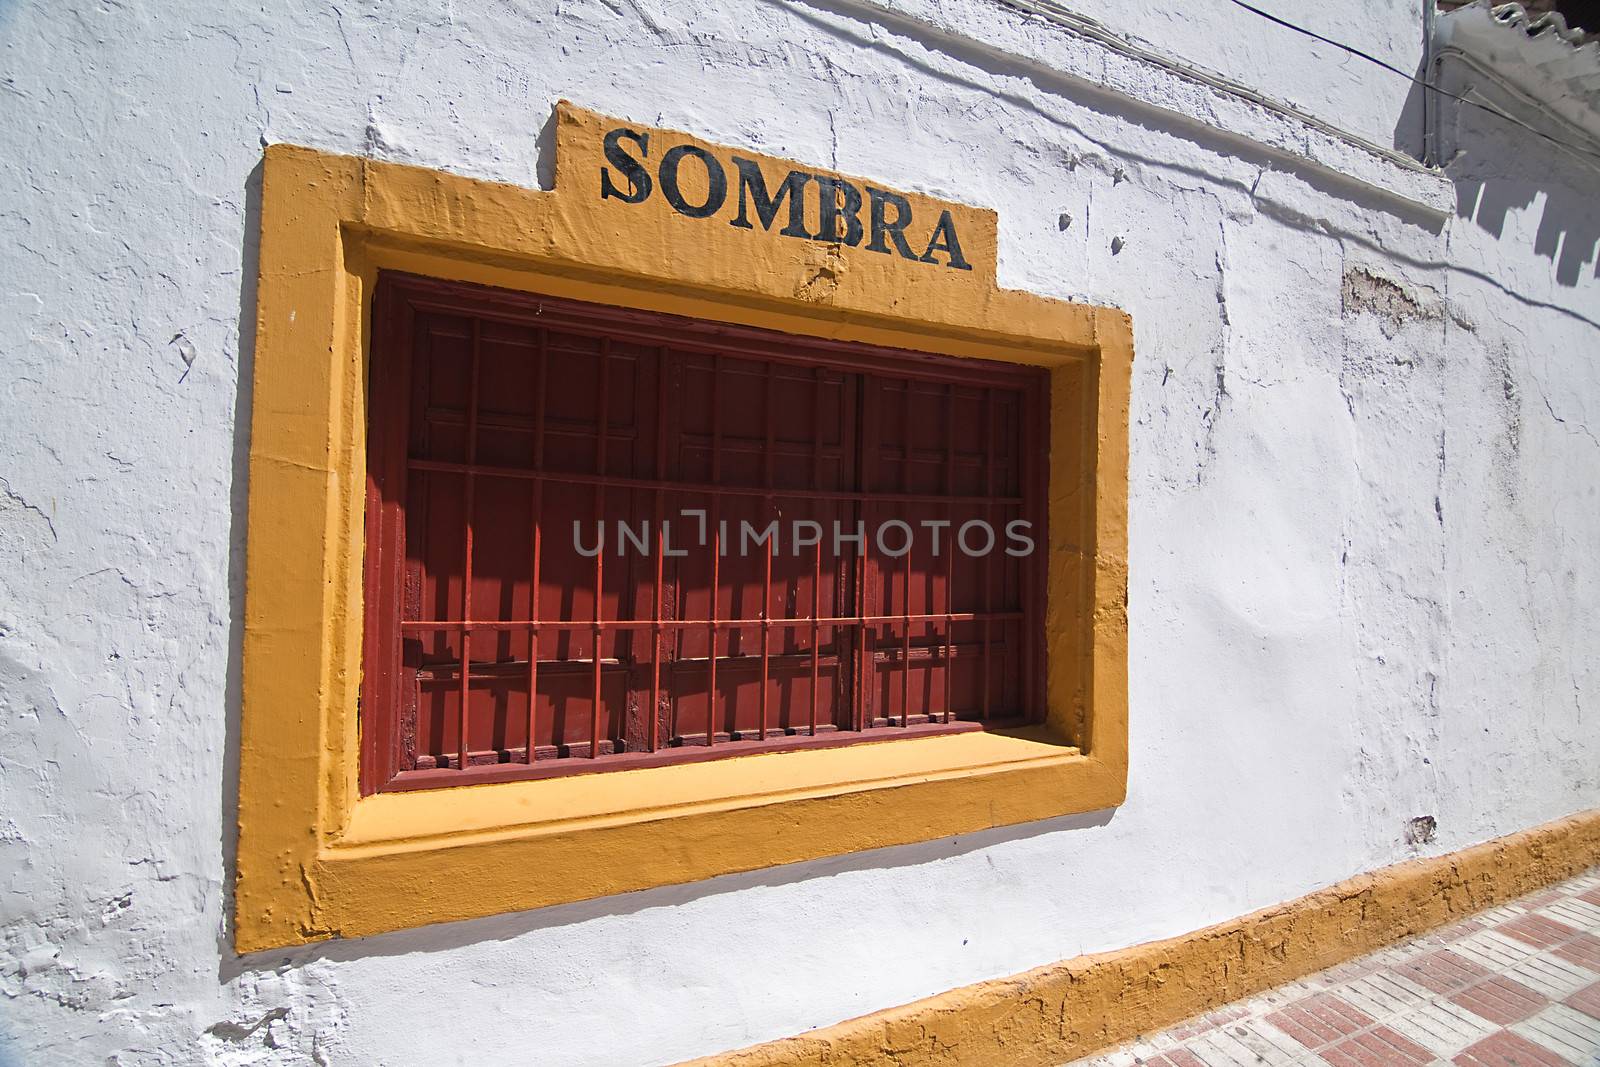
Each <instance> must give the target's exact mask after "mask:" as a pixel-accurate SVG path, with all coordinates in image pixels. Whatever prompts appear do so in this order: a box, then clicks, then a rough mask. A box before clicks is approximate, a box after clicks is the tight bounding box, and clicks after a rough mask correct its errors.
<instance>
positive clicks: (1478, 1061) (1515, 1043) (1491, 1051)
mask: <svg viewBox="0 0 1600 1067" xmlns="http://www.w3.org/2000/svg"><path fill="white" fill-rule="evenodd" d="M1452 1062H1454V1063H1456V1064H1458V1065H1459V1067H1568V1065H1567V1061H1566V1060H1564V1059H1562V1058H1561V1057H1560V1056H1557V1055H1556V1054H1555V1053H1554V1052H1551V1051H1550V1050H1549V1049H1547V1048H1543V1047H1541V1046H1539V1045H1535V1044H1534V1043H1533V1042H1532V1041H1529V1040H1528V1039H1527V1038H1523V1037H1518V1036H1517V1035H1516V1034H1513V1033H1512V1032H1511V1031H1509V1030H1501V1031H1500V1032H1499V1033H1497V1034H1491V1035H1489V1036H1488V1037H1486V1038H1484V1039H1483V1040H1482V1041H1479V1042H1478V1043H1477V1044H1476V1045H1473V1046H1472V1047H1471V1048H1469V1049H1467V1050H1466V1051H1464V1052H1463V1053H1461V1055H1459V1056H1457V1057H1456V1058H1455V1060H1454V1061H1452Z"/></svg>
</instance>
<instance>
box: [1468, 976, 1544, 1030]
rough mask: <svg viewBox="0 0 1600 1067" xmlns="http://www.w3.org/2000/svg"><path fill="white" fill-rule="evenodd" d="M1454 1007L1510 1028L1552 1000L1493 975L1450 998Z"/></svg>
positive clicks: (1518, 983)
mask: <svg viewBox="0 0 1600 1067" xmlns="http://www.w3.org/2000/svg"><path fill="white" fill-rule="evenodd" d="M1450 1002H1451V1003H1452V1004H1459V1005H1461V1006H1462V1007H1463V1008H1466V1009H1467V1010H1468V1011H1470V1012H1472V1013H1473V1014H1474V1015H1481V1016H1483V1018H1485V1019H1488V1020H1489V1021H1490V1022H1492V1023H1499V1024H1500V1025H1501V1026H1510V1025H1511V1024H1512V1023H1520V1022H1521V1021H1522V1020H1524V1019H1526V1018H1527V1017H1528V1016H1530V1015H1532V1014H1533V1013H1534V1012H1536V1011H1538V1010H1539V1009H1540V1008H1542V1007H1544V1006H1545V1005H1546V1004H1548V1003H1550V999H1549V998H1548V997H1546V996H1545V995H1544V994H1542V993H1537V992H1535V991H1534V990H1532V989H1529V988H1528V987H1527V986H1525V985H1523V984H1522V983H1521V982H1514V981H1512V980H1511V979H1509V978H1507V977H1505V976H1504V975H1498V974H1496V975H1491V976H1490V977H1488V978H1485V979H1484V980H1483V981H1481V982H1479V983H1478V984H1477V985H1475V986H1471V987H1469V988H1467V989H1464V990H1462V991H1461V992H1460V993H1457V994H1456V995H1455V996H1453V997H1451V998H1450Z"/></svg>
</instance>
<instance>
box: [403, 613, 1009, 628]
mask: <svg viewBox="0 0 1600 1067" xmlns="http://www.w3.org/2000/svg"><path fill="white" fill-rule="evenodd" d="M904 618H905V616H904V615H903V614H896V615H823V616H821V617H820V618H816V619H813V618H811V617H810V616H803V617H801V618H797V619H790V618H774V619H772V620H771V622H772V625H774V626H810V625H811V624H812V623H813V622H816V623H820V624H821V625H823V626H855V625H857V624H860V623H865V624H866V625H869V626H871V625H877V624H887V625H894V624H897V623H899V622H900V621H901V620H903V619H904ZM945 618H949V619H953V620H954V621H956V622H983V621H984V620H988V621H990V622H1009V621H1013V620H1016V619H1020V618H1022V612H1021V611H987V612H985V611H957V612H952V613H950V614H948V615H946V614H943V613H940V612H935V613H933V614H931V615H924V614H917V615H912V616H911V621H912V622H914V623H919V622H933V621H936V620H940V619H945ZM750 621H751V620H749V619H662V620H661V623H660V625H661V626H663V627H670V628H678V629H693V628H695V627H707V626H716V627H717V628H719V629H723V630H737V629H739V628H740V627H744V626H748V625H750ZM466 625H467V626H469V627H471V628H472V629H474V630H520V629H523V628H525V627H527V626H528V625H529V621H528V620H527V619H473V620H472V621H470V622H468V623H467V624H466ZM601 625H602V626H603V627H604V628H605V629H607V630H647V629H649V628H650V627H652V626H655V625H656V622H655V621H654V620H653V619H606V620H604V621H603V622H602V623H601ZM400 626H401V628H402V629H403V630H405V631H407V632H413V631H422V632H433V631H445V632H457V631H459V630H460V629H461V628H462V623H461V622H460V621H459V620H457V619H445V620H426V619H408V620H407V621H405V622H403V623H401V624H400ZM539 628H540V629H543V630H583V629H593V628H594V620H593V619H543V620H541V621H540V622H539Z"/></svg>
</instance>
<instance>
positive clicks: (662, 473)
mask: <svg viewBox="0 0 1600 1067" xmlns="http://www.w3.org/2000/svg"><path fill="white" fill-rule="evenodd" d="M669 358H670V357H669V355H668V350H667V349H666V348H659V349H657V350H656V477H657V478H658V479H664V478H665V477H666V473H667V377H668V375H667V370H668V367H667V364H668V360H669ZM661 507H662V499H661V490H659V489H657V490H656V491H655V493H654V494H652V500H651V504H650V515H651V521H652V522H653V523H654V527H655V557H656V559H655V563H656V566H655V597H654V599H653V600H652V601H651V607H650V612H651V621H652V623H653V625H652V626H651V628H650V751H651V752H654V751H655V750H656V749H657V748H659V747H661V737H660V724H661V640H662V634H663V631H662V628H661V570H662V563H663V560H664V553H665V552H666V537H665V534H664V531H663V528H662V525H661V522H662V514H661Z"/></svg>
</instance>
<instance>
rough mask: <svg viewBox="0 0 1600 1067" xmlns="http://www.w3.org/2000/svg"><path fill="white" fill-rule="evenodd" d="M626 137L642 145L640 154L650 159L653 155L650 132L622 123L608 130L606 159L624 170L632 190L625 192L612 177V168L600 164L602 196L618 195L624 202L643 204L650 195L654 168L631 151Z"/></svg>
mask: <svg viewBox="0 0 1600 1067" xmlns="http://www.w3.org/2000/svg"><path fill="white" fill-rule="evenodd" d="M624 140H629V141H632V142H633V143H634V144H636V145H638V146H639V154H640V156H642V157H644V158H646V159H648V158H649V156H650V135H649V134H648V133H639V132H638V131H637V130H629V129H624V128H621V127H618V128H617V129H615V130H612V131H611V132H610V133H608V134H606V141H605V144H606V161H607V162H609V163H610V164H611V165H612V166H613V167H616V168H617V169H618V170H619V171H621V172H622V176H623V177H624V178H627V179H628V191H627V192H623V191H622V190H621V189H618V188H617V187H616V186H615V185H614V184H612V181H611V172H610V171H609V170H607V169H606V168H604V167H601V168H600V199H601V200H604V199H606V198H607V197H616V198H617V199H618V200H621V201H622V202H623V203H624V204H641V203H643V202H644V201H645V200H646V199H647V198H648V197H649V196H650V172H649V171H647V170H645V169H644V165H643V164H642V163H640V162H639V160H637V159H634V158H633V157H632V156H630V155H628V153H627V152H626V151H624V149H623V147H622V142H623V141H624Z"/></svg>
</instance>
